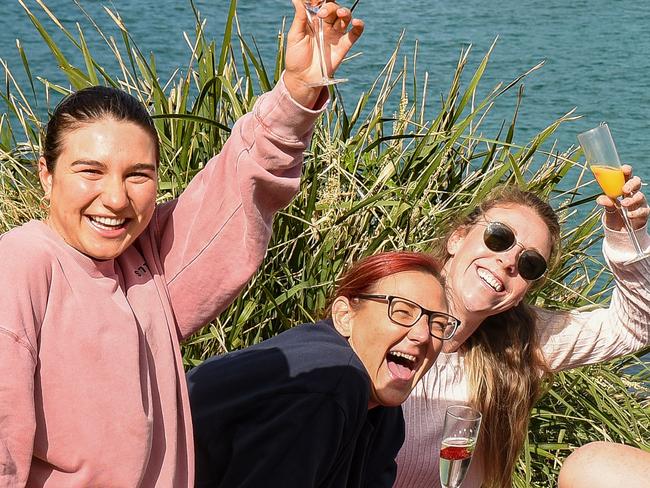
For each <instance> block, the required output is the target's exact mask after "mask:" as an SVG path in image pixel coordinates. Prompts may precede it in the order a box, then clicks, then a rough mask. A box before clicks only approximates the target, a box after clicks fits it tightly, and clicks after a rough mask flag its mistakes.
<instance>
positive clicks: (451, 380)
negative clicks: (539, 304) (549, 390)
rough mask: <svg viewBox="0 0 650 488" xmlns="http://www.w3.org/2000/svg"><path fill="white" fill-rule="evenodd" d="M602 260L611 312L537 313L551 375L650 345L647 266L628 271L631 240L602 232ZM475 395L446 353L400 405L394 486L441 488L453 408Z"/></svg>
mask: <svg viewBox="0 0 650 488" xmlns="http://www.w3.org/2000/svg"><path fill="white" fill-rule="evenodd" d="M637 235H638V236H639V239H640V240H641V245H642V247H643V248H644V249H649V248H650V237H648V235H647V233H646V229H645V228H644V229H642V230H640V231H637ZM603 253H604V255H605V259H606V261H607V263H608V265H609V266H610V268H611V269H612V272H613V274H614V277H615V280H616V288H615V290H614V292H613V294H612V300H611V304H610V306H609V307H608V308H598V309H594V310H589V311H580V310H576V311H573V312H557V311H551V310H544V309H539V308H538V309H536V312H537V314H538V328H537V331H538V333H539V338H540V345H541V348H542V352H543V356H544V358H545V360H546V361H547V362H548V364H549V367H550V368H551V370H552V371H561V370H564V369H570V368H575V367H578V366H582V365H586V364H593V363H597V362H600V361H604V360H607V359H611V358H614V357H617V356H622V355H624V354H627V353H632V352H634V351H637V350H638V349H641V348H642V347H644V346H646V345H648V344H649V343H650V260H648V259H646V260H643V261H640V262H637V263H635V264H629V265H623V263H624V262H625V261H627V260H628V259H630V258H632V257H633V256H634V249H633V248H632V244H631V241H630V239H629V237H628V236H627V234H625V233H624V232H614V231H611V230H608V229H606V230H605V239H604V243H603ZM469 397H470V392H469V383H468V378H467V376H466V375H465V365H464V357H463V355H462V354H460V353H450V354H445V353H441V354H440V356H438V359H437V361H436V362H435V363H434V365H433V367H432V368H431V370H429V372H428V373H427V375H426V376H425V377H424V378H423V380H422V381H421V382H420V383H419V384H418V385H417V386H416V387H415V389H414V390H413V392H412V393H411V396H410V397H409V399H408V400H407V401H406V403H404V404H403V410H404V420H405V422H406V440H405V441H404V445H403V446H402V450H401V451H400V453H399V455H398V458H397V463H398V470H397V480H396V482H395V485H394V486H395V487H396V488H440V486H441V485H440V474H439V465H438V454H439V451H440V444H441V442H442V426H443V422H444V416H445V410H446V408H447V406H448V405H453V404H466V403H468V402H469ZM482 481H483V472H482V469H481V462H480V459H479V458H478V456H476V458H475V459H474V460H473V461H472V464H471V466H470V469H469V471H468V473H467V476H466V478H465V481H464V482H463V488H479V487H480V486H481V483H482Z"/></svg>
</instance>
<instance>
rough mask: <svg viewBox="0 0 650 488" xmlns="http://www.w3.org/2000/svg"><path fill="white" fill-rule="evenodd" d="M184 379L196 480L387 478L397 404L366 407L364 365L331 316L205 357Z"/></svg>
mask: <svg viewBox="0 0 650 488" xmlns="http://www.w3.org/2000/svg"><path fill="white" fill-rule="evenodd" d="M187 379H188V385H189V393H190V404H191V407H192V419H193V424H194V442H195V446H196V487H200V488H203V487H210V488H213V487H222V488H245V487H250V488H253V487H254V488H267V487H268V488H273V487H282V488H291V487H295V488H310V487H323V488H324V487H332V488H343V487H349V488H361V487H367V488H371V487H372V488H381V487H387V488H388V487H391V486H392V485H393V481H394V479H395V474H396V464H395V457H396V456H397V452H398V451H399V449H400V447H401V446H402V443H403V441H404V418H403V416H402V409H401V407H392V408H389V407H381V406H379V407H375V408H373V409H371V410H368V399H369V395H370V379H369V377H368V374H367V373H366V370H365V368H364V366H363V364H362V363H361V361H360V360H359V358H358V357H357V355H356V354H355V353H354V351H353V350H352V348H351V347H350V345H349V344H348V341H347V340H346V339H345V338H344V337H343V336H341V335H340V334H339V333H338V332H337V331H336V329H335V328H334V326H333V325H332V323H331V321H323V322H319V323H317V324H304V325H300V326H298V327H295V328H293V329H290V330H288V331H286V332H283V333H282V334H279V335H278V336H276V337H274V338H272V339H269V340H267V341H264V342H262V343H260V344H257V345H255V346H252V347H249V348H247V349H243V350H241V351H236V352H233V353H230V354H226V355H224V356H217V357H213V358H211V359H209V360H207V361H205V362H204V363H203V364H201V365H200V366H198V367H197V368H194V369H193V370H192V371H190V372H189V373H188V375H187Z"/></svg>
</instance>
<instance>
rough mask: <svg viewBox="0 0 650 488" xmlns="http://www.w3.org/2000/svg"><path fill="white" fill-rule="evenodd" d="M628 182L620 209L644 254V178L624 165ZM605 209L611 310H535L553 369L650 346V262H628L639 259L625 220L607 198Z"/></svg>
mask: <svg viewBox="0 0 650 488" xmlns="http://www.w3.org/2000/svg"><path fill="white" fill-rule="evenodd" d="M624 171H625V173H626V178H627V182H626V183H625V186H624V196H625V198H624V199H623V200H622V205H623V206H624V207H626V208H627V209H628V215H629V216H630V220H631V223H632V225H633V227H634V228H635V229H636V231H635V233H636V235H637V237H638V239H639V243H640V244H641V247H642V248H643V249H644V250H649V249H650V237H649V236H648V234H647V228H646V222H647V219H648V214H649V213H650V209H649V208H648V204H647V201H646V198H645V196H644V195H643V193H642V192H641V191H640V190H641V180H640V179H639V178H638V177H636V176H635V177H632V168H631V167H630V166H624ZM598 203H599V204H600V205H602V206H603V207H604V211H605V215H604V218H603V224H604V228H605V239H604V242H603V254H604V256H605V259H606V261H607V264H608V265H609V267H610V269H611V270H612V273H613V275H614V279H615V288H614V292H613V293H612V299H611V303H610V305H609V307H607V308H599V309H595V310H588V311H587V310H575V311H572V312H554V311H548V310H537V313H538V317H539V321H538V333H539V337H540V344H541V347H542V351H543V354H544V357H545V359H546V362H547V363H548V366H549V367H550V369H551V370H552V371H557V370H562V369H569V368H573V367H577V366H581V365H584V364H593V363H597V362H600V361H605V360H607V359H611V358H614V357H617V356H622V355H624V354H628V353H632V352H635V351H637V350H639V349H641V348H642V347H644V346H646V345H648V344H650V260H649V259H647V258H646V259H643V260H641V261H638V262H635V263H627V264H625V263H626V262H627V261H628V260H630V259H632V258H633V257H635V250H634V247H633V245H632V242H631V241H630V238H629V236H628V235H627V233H626V232H625V230H624V229H623V221H622V218H621V216H620V214H619V213H618V211H617V210H616V208H615V207H614V205H613V203H612V201H611V200H609V198H607V197H605V196H604V195H603V196H600V197H599V198H598Z"/></svg>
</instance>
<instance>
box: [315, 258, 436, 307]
mask: <svg viewBox="0 0 650 488" xmlns="http://www.w3.org/2000/svg"><path fill="white" fill-rule="evenodd" d="M441 269H442V264H441V262H440V261H438V260H437V259H436V258H434V257H433V256H431V255H430V254H425V253H422V252H411V251H390V252H381V253H378V254H373V255H372V256H367V257H365V258H363V259H361V260H359V261H357V262H356V263H354V264H353V265H352V266H351V267H350V268H349V269H348V270H347V271H346V272H345V273H344V274H343V276H341V278H340V279H339V280H338V281H339V282H338V286H337V287H336V291H335V293H334V295H333V296H332V299H331V302H333V301H334V299H335V298H337V297H347V298H349V299H352V298H354V297H355V296H357V295H359V294H362V293H367V292H368V291H370V289H371V288H372V287H373V286H374V285H375V283H377V282H378V281H379V280H381V279H382V278H385V277H387V276H391V275H394V274H396V273H401V272H403V271H422V272H424V273H429V274H430V275H431V276H433V277H434V278H436V279H437V280H438V281H440V283H441V284H442V278H441V276H440V270H441ZM331 302H330V305H329V306H328V307H327V311H328V313H329V312H331Z"/></svg>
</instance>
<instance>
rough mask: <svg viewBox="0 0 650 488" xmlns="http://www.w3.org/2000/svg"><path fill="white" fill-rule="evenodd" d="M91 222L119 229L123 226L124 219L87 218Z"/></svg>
mask: <svg viewBox="0 0 650 488" xmlns="http://www.w3.org/2000/svg"><path fill="white" fill-rule="evenodd" d="M88 218H89V219H90V220H91V221H93V222H94V223H96V224H101V225H103V226H107V227H120V226H122V225H124V222H126V219H115V218H112V217H88Z"/></svg>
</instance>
